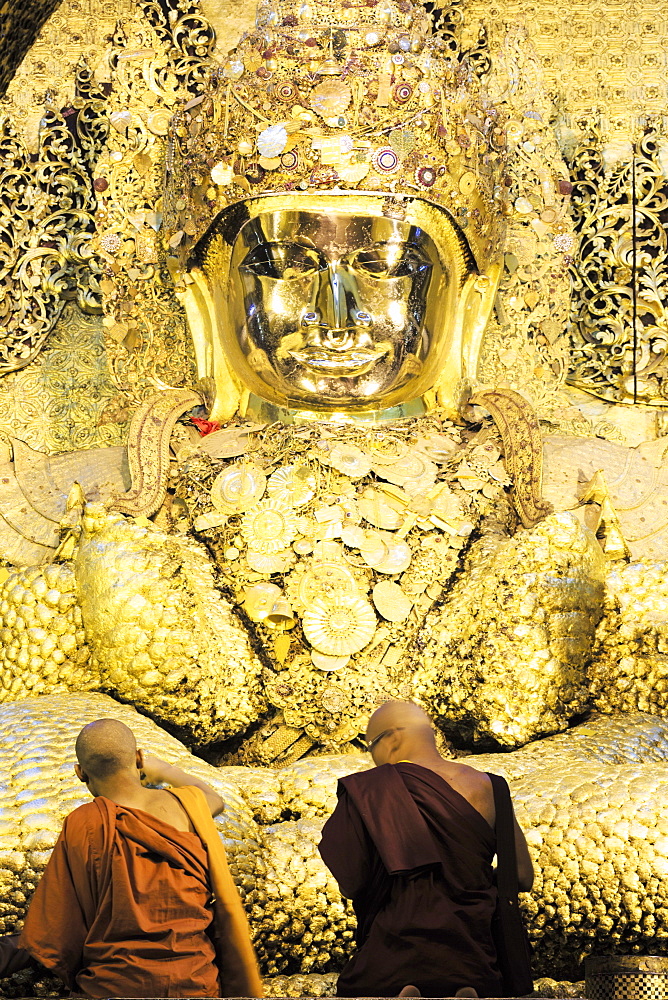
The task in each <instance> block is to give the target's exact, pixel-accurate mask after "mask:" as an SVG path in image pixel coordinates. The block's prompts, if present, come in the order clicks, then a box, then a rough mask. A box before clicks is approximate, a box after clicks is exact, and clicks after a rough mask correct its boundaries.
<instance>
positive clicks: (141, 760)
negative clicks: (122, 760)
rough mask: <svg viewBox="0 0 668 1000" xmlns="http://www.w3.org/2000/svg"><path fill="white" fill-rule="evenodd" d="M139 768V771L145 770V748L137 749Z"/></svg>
mask: <svg viewBox="0 0 668 1000" xmlns="http://www.w3.org/2000/svg"><path fill="white" fill-rule="evenodd" d="M137 770H138V771H143V770H144V751H143V750H137Z"/></svg>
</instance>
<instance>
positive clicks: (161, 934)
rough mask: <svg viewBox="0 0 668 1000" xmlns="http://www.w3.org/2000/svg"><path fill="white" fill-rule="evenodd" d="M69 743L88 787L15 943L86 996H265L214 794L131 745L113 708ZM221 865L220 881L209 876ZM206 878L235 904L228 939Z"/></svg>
mask: <svg viewBox="0 0 668 1000" xmlns="http://www.w3.org/2000/svg"><path fill="white" fill-rule="evenodd" d="M76 754H77V760H78V764H76V766H75V767H76V773H77V775H78V777H79V778H80V780H81V781H84V782H86V784H87V785H88V788H89V790H90V792H91V794H92V795H93V796H94V798H93V801H92V802H89V803H87V804H86V805H83V806H80V807H79V808H78V809H75V810H74V812H72V813H70V815H69V816H68V817H67V819H66V820H65V823H64V825H63V829H62V832H61V834H60V837H59V839H58V842H57V844H56V846H55V848H54V851H53V854H52V855H51V858H50V860H49V863H48V865H47V867H46V869H45V871H44V875H43V876H42V879H41V880H40V883H39V885H38V887H37V889H36V891H35V895H34V897H33V899H32V901H31V904H30V907H29V910H28V915H27V917H26V921H25V926H24V929H23V933H22V934H21V937H20V939H19V942H18V944H19V946H20V948H21V949H23V952H22V954H26V955H27V956H30V957H31V958H32V959H36V960H37V961H38V962H39V963H41V965H43V966H45V967H46V968H47V969H49V970H51V971H52V972H54V973H56V974H57V975H58V976H60V978H62V980H63V981H64V983H65V984H66V985H67V986H68V987H69V988H70V989H71V990H72V991H73V993H74V994H76V995H81V996H85V997H100V998H101V997H109V996H116V997H215V996H239V995H244V996H258V997H259V996H262V990H261V984H260V980H259V974H258V972H257V965H256V963H255V957H254V954H253V951H252V946H251V944H250V939H249V936H248V928H247V925H246V923H245V917H244V916H243V912H242V910H241V903H240V900H239V899H238V896H237V895H236V892H235V890H234V887H233V884H232V882H231V878H230V876H229V870H228V869H227V866H226V861H225V859H224V851H223V849H222V845H221V844H220V840H219V838H218V835H217V833H216V831H215V826H214V824H213V821H212V818H211V817H212V816H213V815H216V814H217V813H219V812H221V811H222V810H223V808H224V803H223V800H222V799H221V798H220V796H219V795H218V794H217V793H216V792H215V791H214V789H213V788H211V787H210V786H209V785H208V784H206V782H204V781H201V780H199V779H198V778H195V777H193V776H191V775H188V774H185V773H184V772H183V771H181V770H180V768H177V767H174V766H171V765H169V764H166V763H165V762H164V761H161V760H159V759H158V758H157V757H153V756H149V755H147V754H143V752H142V751H141V750H137V746H136V743H135V739H134V736H133V734H132V732H131V731H130V730H129V729H128V727H127V726H125V725H123V723H121V722H118V721H116V720H114V719H99V720H98V721H97V722H92V723H90V724H89V725H88V726H85V727H84V729H82V731H81V733H80V734H79V737H78V739H77V744H76ZM142 780H144V781H146V782H147V783H150V784H161V783H167V784H170V785H172V786H173V791H171V792H170V791H168V790H166V789H157V788H146V787H144V786H143V785H142ZM182 786H183V787H182ZM196 830H197V832H196ZM207 838H208V840H207ZM220 864H222V865H223V868H224V871H223V882H222V883H219V884H216V885H215V886H214V885H213V884H212V873H213V867H214V866H216V865H218V866H219V865H220ZM216 871H218V868H216ZM219 874H220V872H219ZM225 879H226V881H225ZM214 882H215V879H214ZM214 887H215V890H216V896H217V897H218V896H220V895H227V900H225V899H223V900H222V901H221V900H217V901H216V906H218V905H219V904H220V903H221V902H222V903H223V904H224V905H226V906H228V910H229V912H232V913H233V919H232V920H230V919H227V921H226V922H224V923H223V927H224V932H223V934H224V937H225V940H221V935H220V933H217V931H219V930H220V926H221V925H220V922H218V921H216V919H215V916H216V914H215V909H216V907H215V906H214V899H213V891H212V890H213V888H214ZM234 897H236V898H234ZM229 912H228V913H227V914H226V916H227V917H229ZM234 921H236V924H235V923H234Z"/></svg>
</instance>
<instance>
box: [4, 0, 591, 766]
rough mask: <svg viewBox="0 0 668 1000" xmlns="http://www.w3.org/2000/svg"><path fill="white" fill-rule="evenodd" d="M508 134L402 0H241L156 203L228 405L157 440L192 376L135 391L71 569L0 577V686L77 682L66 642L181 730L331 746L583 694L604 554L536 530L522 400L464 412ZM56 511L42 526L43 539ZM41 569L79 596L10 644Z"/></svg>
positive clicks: (497, 725)
mask: <svg viewBox="0 0 668 1000" xmlns="http://www.w3.org/2000/svg"><path fill="white" fill-rule="evenodd" d="M530 120H531V121H533V119H530ZM534 139H535V141H536V142H537V141H538V139H537V138H536V136H534ZM505 150H506V140H505V133H504V114H503V112H502V111H501V110H500V109H499V108H495V107H494V106H492V104H491V103H490V101H489V100H488V99H487V97H486V96H485V94H484V92H483V89H482V87H481V84H480V82H479V80H478V78H477V76H476V74H475V73H474V72H473V69H472V67H471V66H470V65H469V64H468V63H467V61H466V59H464V58H462V57H461V53H460V52H459V51H458V50H457V48H456V45H455V44H454V41H453V39H452V38H450V39H449V41H447V40H446V38H445V36H444V35H443V34H442V33H441V34H439V33H432V31H431V21H430V18H429V17H428V16H427V14H426V13H425V11H424V9H423V8H422V7H421V6H419V5H417V4H415V5H414V4H411V3H409V2H408V0H397V2H391V0H387V2H383V3H381V4H380V5H378V4H376V5H374V6H360V7H351V6H347V5H345V4H341V3H338V2H335V0H328V2H326V3H321V4H319V5H317V6H315V5H309V4H303V5H301V6H300V7H299V8H298V9H297V11H296V12H295V11H293V10H292V9H291V7H290V6H289V5H288V4H287V3H284V2H282V0H281V2H276V3H272V4H266V3H263V4H261V5H260V9H259V12H258V21H257V25H256V28H255V30H254V31H252V32H251V33H250V34H249V35H247V36H246V37H245V38H244V39H243V40H242V42H241V43H240V45H239V47H238V48H237V50H236V51H235V52H234V53H232V55H231V56H230V57H229V59H228V60H227V62H226V63H225V64H224V65H223V66H222V67H219V68H216V69H215V70H214V72H213V76H212V82H211V86H210V87H209V88H208V89H205V90H204V92H203V93H201V94H199V96H197V97H195V98H193V99H192V100H190V101H188V102H187V103H186V104H185V106H184V107H183V109H182V110H180V111H179V112H178V113H177V114H176V116H175V117H174V119H173V121H172V124H171V131H170V133H169V136H168V144H167V150H166V169H167V183H166V190H165V195H164V199H163V205H162V207H163V209H164V235H165V244H166V247H167V265H168V267H169V270H170V272H171V274H172V277H173V279H174V285H175V288H176V292H177V294H178V296H179V297H180V298H181V300H182V302H183V304H184V306H185V309H186V312H187V316H188V320H189V323H190V328H191V332H192V338H193V342H194V345H195V354H196V359H197V367H198V374H199V376H200V386H201V388H202V391H203V392H204V393H205V394H206V396H207V399H208V401H210V405H209V409H208V412H207V417H208V421H209V429H211V428H212V427H216V426H219V425H220V424H221V423H223V422H225V421H229V422H230V426H229V427H222V428H221V429H220V430H218V431H216V432H215V433H213V434H211V435H209V436H207V437H205V438H203V439H202V440H201V443H199V444H198V445H197V446H193V445H183V442H182V441H181V444H179V439H178V437H174V438H173V440H172V444H173V448H174V451H175V454H176V460H175V461H171V463H170V458H169V441H170V436H171V435H172V429H173V428H174V424H175V421H176V419H177V417H178V416H179V415H180V414H182V413H184V412H186V411H188V410H190V409H192V407H193V406H194V405H195V404H196V403H197V402H198V399H199V397H198V395H197V394H196V393H195V392H193V391H192V390H189V389H179V390H173V391H163V392H162V393H160V394H159V395H158V396H157V397H156V399H155V400H154V401H151V400H148V401H147V402H146V403H145V404H143V405H142V406H141V407H139V408H138V410H137V411H136V413H135V416H134V418H133V424H132V426H131V429H130V441H129V445H128V452H127V455H128V464H129V470H130V474H131V478H132V489H131V490H130V491H129V492H128V493H126V494H125V495H123V496H117V497H116V498H115V499H114V500H113V501H111V502H109V501H108V500H107V502H106V508H105V506H99V505H98V506H95V507H92V508H89V509H88V510H87V511H86V512H85V513H84V514H83V516H82V517H81V518H80V520H79V521H77V517H78V514H77V511H78V510H79V507H80V506H81V505H80V502H79V501H80V500H81V497H78V498H77V497H76V496H75V497H73V498H71V507H72V510H71V512H70V514H69V515H68V517H69V520H68V521H67V525H66V526H65V527H66V537H65V538H64V540H63V544H62V545H61V547H60V548H59V550H58V558H59V559H60V561H61V562H62V563H63V566H64V569H63V572H62V573H54V572H53V571H51V570H48V567H47V569H45V570H44V572H42V571H40V570H38V569H32V570H26V571H25V572H24V573H23V575H22V576H21V578H20V580H18V581H17V580H14V579H12V580H11V583H8V584H7V586H6V591H7V592H6V595H5V596H6V601H5V603H6V605H7V608H6V612H4V613H5V614H6V616H7V622H8V623H9V621H10V620H11V621H12V622H13V621H14V619H17V620H18V619H20V621H21V622H22V623H25V625H26V626H27V627H26V628H24V629H23V631H22V632H20V633H19V632H17V631H16V630H15V629H14V628H13V624H8V625H7V629H8V635H9V636H10V638H11V641H9V640H8V646H7V650H8V651H7V653H6V655H4V654H3V671H4V675H3V680H4V690H5V691H6V694H5V695H4V697H5V698H8V699H14V698H16V697H19V696H20V695H21V693H27V692H29V693H50V692H51V691H54V690H55V691H58V692H60V691H62V690H63V689H65V688H67V686H68V684H69V685H70V686H75V685H77V684H80V683H81V679H80V665H81V663H86V664H87V668H86V670H87V680H86V684H87V686H89V687H90V688H91V689H103V690H106V691H114V692H115V693H116V694H117V695H118V696H119V697H121V698H122V699H125V700H131V701H132V702H133V703H134V704H136V705H138V706H141V707H142V708H143V709H144V710H145V711H147V712H149V713H151V714H152V715H153V716H154V717H155V718H156V719H159V720H160V721H164V722H167V723H170V724H171V725H174V726H177V727H179V729H180V730H183V731H185V732H187V733H188V734H189V735H190V736H191V737H194V738H195V739H196V740H197V741H198V742H200V743H211V742H214V741H221V740H225V739H227V738H230V737H232V738H234V739H235V740H236V741H237V746H238V742H239V740H240V739H241V740H242V741H243V739H244V737H245V735H246V734H248V733H251V734H252V736H251V737H250V738H249V740H248V741H246V742H243V743H242V747H241V751H240V756H239V757H238V759H241V760H244V761H247V762H257V761H260V762H274V761H280V760H286V759H293V758H296V757H299V756H300V755H302V754H304V753H307V752H310V751H313V750H322V749H329V750H336V749H338V748H341V747H344V746H346V745H347V744H349V743H350V741H354V740H355V738H356V737H357V736H358V735H359V733H360V732H361V731H363V729H364V725H365V720H366V718H367V717H368V715H369V713H370V711H371V710H372V709H373V708H374V707H375V704H376V703H377V702H378V701H382V700H385V699H386V698H396V697H400V698H406V697H418V698H420V699H422V700H423V701H424V703H425V704H426V705H428V706H429V708H430V710H431V711H432V712H433V714H434V715H435V717H436V718H437V719H438V721H439V723H440V725H441V727H442V729H443V730H444V732H447V733H449V734H451V735H452V736H453V737H455V738H456V739H457V740H458V741H461V742H464V743H468V744H470V743H471V741H472V740H477V741H478V742H479V743H483V744H484V743H492V744H495V745H496V744H501V745H504V746H515V745H518V744H521V743H524V742H527V741H528V740H531V739H533V738H535V737H536V736H539V735H543V734H545V733H550V732H554V731H557V730H560V729H563V728H564V727H565V726H567V725H568V722H569V720H570V719H571V718H572V716H573V715H575V714H577V713H580V712H582V711H583V710H584V709H585V708H586V706H587V704H588V698H589V688H588V681H587V677H586V670H585V668H586V663H587V659H588V656H589V652H590V649H591V644H592V640H593V633H594V628H595V626H596V623H597V620H598V618H599V616H600V613H601V608H600V605H601V595H602V580H603V557H602V554H601V551H600V547H599V546H598V544H597V543H596V541H595V538H594V536H593V534H592V533H591V532H588V531H587V530H586V529H585V528H584V527H582V526H581V525H580V524H579V522H578V521H577V520H576V519H575V518H574V517H573V516H571V515H565V516H561V517H556V518H548V519H547V520H545V521H544V522H543V523H542V524H540V525H538V527H534V525H536V524H537V523H538V522H539V521H540V520H541V519H542V518H544V517H545V515H546V513H548V510H549V508H548V507H546V505H545V504H543V503H542V502H541V497H540V475H539V465H540V452H541V442H540V435H539V433H538V428H537V422H536V420H535V417H534V416H533V415H532V413H531V410H530V407H529V406H528V405H527V404H526V402H525V401H524V400H523V399H522V397H520V396H518V394H517V393H514V394H513V393H512V392H510V393H508V392H505V390H498V391H495V392H493V393H489V392H488V393H486V394H484V395H483V396H481V395H480V394H479V395H478V396H475V397H473V400H474V402H475V401H476V400H477V401H478V402H482V403H483V405H485V406H486V407H487V408H488V409H490V410H492V412H494V414H495V417H497V418H498V421H499V426H500V428H501V432H500V433H499V431H497V430H495V429H494V427H493V426H492V425H491V422H490V421H489V419H487V421H486V422H485V420H484V419H483V415H482V411H480V410H477V411H476V410H469V411H468V413H469V415H470V417H471V424H470V426H468V425H467V423H466V421H465V419H464V417H463V416H462V404H464V403H465V402H466V400H467V398H468V396H469V393H470V385H471V383H475V379H476V374H477V368H478V357H479V354H480V349H481V342H482V339H483V334H484V331H485V327H486V324H487V322H488V318H489V315H490V311H491V309H492V305H493V303H494V297H495V293H496V288H497V285H498V282H499V276H500V273H501V269H502V251H503V247H504V244H503V239H504V228H505V226H504V218H505V214H504V213H506V212H508V211H509V208H508V207H507V206H506V205H505V203H504V191H505V190H507V186H508V185H507V182H508V180H509V177H508V175H507V173H506V162H505V155H506V154H505ZM543 180H545V178H543ZM543 187H544V188H546V189H547V188H548V187H549V185H548V184H547V182H545V183H544V184H543ZM550 190H551V192H552V193H551V196H550V197H551V198H552V200H553V201H554V199H555V198H556V195H555V194H554V185H552V188H551V189H550ZM562 208H563V206H561V207H560V208H559V211H561V209H562ZM552 212H553V214H554V216H555V217H556V216H557V215H558V213H557V209H554V208H553V209H552ZM542 225H543V226H544V227H546V224H545V223H543V224H542ZM504 393H505V395H504ZM504 401H505V402H504ZM504 406H505V408H506V409H505V410H504ZM506 411H507V412H506ZM509 413H510V414H511V417H512V419H510V417H509V416H508V414H509ZM244 420H245V421H246V423H244V422H243V421H244ZM249 421H250V422H249ZM14 452H15V456H14V465H15V466H16V467H17V469H18V466H19V465H20V464H21V461H23V462H24V463H25V456H24V453H23V452H22V450H21V449H20V448H14ZM502 460H503V461H505V466H504V464H503V461H502ZM31 461H32V459H31ZM80 461H81V463H83V464H84V465H85V464H86V461H87V460H86V457H85V455H82V456H81V459H80ZM43 465H44V467H45V468H43V469H42V472H43V473H44V474H46V467H47V466H48V468H49V469H51V467H52V465H53V463H43ZM75 465H76V463H74V464H72V463H70V464H69V465H68V466H67V468H68V469H72V470H74V467H75ZM121 471H122V470H115V472H117V473H118V474H115V479H116V481H118V479H122V478H123V476H122V475H121ZM19 472H20V469H19ZM49 475H53V470H52V471H51V472H49ZM168 476H169V477H171V478H169V479H168ZM59 477H60V478H59V482H60V481H61V480H62V476H61V474H60V473H59ZM73 478H81V477H80V476H79V477H77V476H74V473H73ZM23 481H24V482H26V483H28V484H29V478H28V477H26V476H24V477H23ZM168 481H169V483H170V484H171V492H170V493H169V494H168V492H167V483H168ZM513 481H514V493H513V496H512V502H511V497H510V495H509V493H508V487H510V485H511V482H513ZM86 482H87V481H86ZM7 483H8V484H9V486H8V487H7V489H8V490H11V491H13V492H11V500H12V503H13V504H14V505H15V506H16V507H17V508H21V509H22V508H23V507H24V506H25V503H24V498H25V499H26V500H28V505H29V506H30V507H33V508H36V509H39V507H40V504H39V501H38V498H36V497H33V496H28V495H27V494H26V492H25V490H23V496H19V494H18V492H17V490H16V489H14V486H13V480H11V478H10V477H9V476H8V477H7ZM26 489H28V491H30V485H28V486H27V487H26ZM102 495H105V494H104V491H98V494H97V496H96V495H95V494H93V495H91V492H89V491H88V492H86V498H87V499H88V500H91V499H99V497H100V496H102ZM63 502H64V496H63ZM42 506H43V505H42ZM54 506H55V505H53V504H52V505H51V506H50V507H49V510H48V512H47V514H48V516H47V517H46V521H48V523H45V524H44V525H40V526H39V532H38V531H36V530H35V529H31V530H32V533H33V536H34V537H37V535H38V534H39V537H40V538H43V539H44V540H47V539H48V540H50V542H52V541H53V538H54V532H55V528H56V524H57V518H56V516H55V514H54ZM110 508H111V510H115V511H119V512H120V513H112V514H110V513H109V512H108V511H109V509H110ZM123 515H126V516H123ZM154 515H155V518H156V521H150V520H148V519H149V518H151V517H154ZM132 516H134V517H135V518H138V519H139V523H137V520H135V521H133V520H132ZM31 517H33V515H31ZM33 519H34V518H33ZM518 521H521V522H522V524H523V525H524V526H525V528H526V529H528V530H527V531H526V532H524V533H523V534H521V535H520V536H519V537H517V536H516V537H513V534H514V532H515V530H516V528H517V525H518ZM156 522H157V523H156ZM193 533H194V535H195V539H193V537H192V535H193ZM203 546H204V547H203ZM212 562H213V563H215V566H214V565H212ZM112 567H113V569H112ZM47 570H48V571H47ZM57 587H60V588H61V590H60V591H57ZM33 589H38V590H44V592H45V593H48V594H50V595H51V597H50V600H51V601H52V604H53V602H54V601H55V605H54V606H58V605H59V602H61V599H62V603H63V604H67V605H68V608H70V617H71V620H69V619H68V620H67V622H65V623H64V624H60V623H59V627H62V628H63V633H62V635H63V637H65V638H63V641H62V642H61V643H60V645H58V646H57V648H53V649H52V648H51V644H50V642H49V636H48V635H47V636H46V637H45V639H44V648H42V646H38V645H36V643H35V642H29V641H28V638H29V636H28V633H29V632H30V630H31V628H32V627H33V625H34V623H33V618H34V620H35V622H39V621H40V620H41V619H40V616H39V614H38V611H40V614H41V610H40V609H41V598H39V599H37V598H36V604H35V608H36V609H37V610H34V609H33V605H32V603H30V602H28V603H26V601H24V599H23V596H24V594H25V592H26V591H30V592H31V593H32V590H33ZM75 594H76V597H75V596H74V595H75ZM54 595H56V596H54ZM73 603H75V604H78V606H77V607H76V608H72V607H71V605H72V604H73ZM15 605H16V606H15ZM26 608H28V611H26V610H25V609H26ZM472 608H474V609H475V613H472V611H471V609H472ZM498 608H501V609H502V610H501V612H500V613H497V609H498ZM49 615H50V612H48V611H44V613H43V615H42V617H44V618H45V619H48V618H49ZM26 616H27V617H26ZM82 625H83V627H80V626H82ZM35 627H37V626H35ZM47 631H48V630H47ZM24 633H25V638H24ZM24 647H25V648H24ZM64 647H66V648H64ZM77 647H78V651H77ZM83 647H85V648H83ZM75 652H76V656H78V659H76V658H74V657H75ZM70 656H71V657H72V658H73V659H72V660H70ZM54 657H55V659H54ZM52 660H53V662H52ZM24 661H25V663H27V664H28V665H29V666H30V673H29V674H27V675H24V673H23V672H22V671H21V670H20V669H18V668H19V667H22V666H23V665H24ZM28 681H30V683H28ZM260 722H261V723H262V725H261V726H260V727H259V728H258V724H259V723H260Z"/></svg>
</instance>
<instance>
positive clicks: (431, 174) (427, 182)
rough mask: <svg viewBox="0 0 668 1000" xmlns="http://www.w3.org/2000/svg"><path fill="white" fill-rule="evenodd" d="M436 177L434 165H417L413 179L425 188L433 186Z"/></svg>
mask: <svg viewBox="0 0 668 1000" xmlns="http://www.w3.org/2000/svg"><path fill="white" fill-rule="evenodd" d="M437 177H438V173H437V171H436V170H435V169H434V167H418V169H417V170H416V171H415V180H416V181H417V183H418V184H419V185H420V187H421V188H425V190H427V189H428V188H430V187H433V186H434V184H435V183H436V179H437Z"/></svg>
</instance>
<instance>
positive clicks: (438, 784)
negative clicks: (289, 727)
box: [320, 702, 533, 997]
mask: <svg viewBox="0 0 668 1000" xmlns="http://www.w3.org/2000/svg"><path fill="white" fill-rule="evenodd" d="M366 735H367V746H368V748H369V750H370V751H371V755H372V758H373V761H374V763H375V764H376V767H375V769H373V770H371V771H362V772H360V773H358V774H351V775H349V776H348V777H347V778H343V779H342V780H341V781H340V782H339V786H338V795H339V800H338V804H337V806H336V809H335V810H334V813H333V814H332V816H331V817H330V819H329V820H328V821H327V823H326V824H325V826H324V829H323V832H322V841H321V843H320V853H321V855H322V858H323V860H324V862H325V864H326V865H327V867H328V868H329V869H330V871H331V872H332V874H333V875H334V877H335V879H336V880H337V882H338V883H339V887H340V889H341V892H342V894H343V895H344V896H347V897H348V898H350V899H352V901H353V908H354V910H355V914H356V916H357V937H356V943H357V951H356V952H355V954H354V955H353V957H352V959H351V960H350V961H349V962H348V964H347V966H346V967H345V968H344V970H343V972H342V973H341V975H340V977H339V981H338V986H337V995H338V996H343V997H359V996H367V997H368V996H377V997H378V996H381V997H388V996H399V995H403V996H416V995H417V996H419V995H422V996H427V997H451V996H456V995H458V994H459V995H460V996H476V995H478V996H481V997H498V996H503V995H504V993H503V983H502V977H501V973H500V971H499V968H498V964H497V956H496V949H495V945H494V941H493V938H492V917H493V915H494V911H495V906H496V887H495V885H494V872H493V867H492V861H493V858H494V855H495V852H496V836H495V833H494V821H495V810H494V795H493V790H492V785H491V781H490V779H489V777H488V776H487V775H486V774H485V773H483V772H481V771H477V770H475V768H472V767H468V766H467V765H465V764H461V763H459V762H457V761H452V760H445V759H444V758H442V757H441V755H440V754H439V753H438V750H437V748H436V742H435V738H434V732H433V729H432V727H431V723H430V720H429V718H428V716H427V715H426V714H425V713H424V712H423V711H422V709H421V708H419V707H418V706H417V705H414V704H411V703H407V702H387V703H386V704H385V705H383V706H381V708H379V709H378V711H377V712H375V713H374V714H373V715H372V716H371V719H370V720H369V725H368V728H367V734H366ZM515 846H516V853H517V867H518V881H519V886H520V889H522V890H524V891H528V890H529V889H530V888H531V886H532V884H533V868H532V864H531V858H530V856H529V851H528V848H527V845H526V840H525V839H524V835H523V834H522V832H521V830H520V828H519V826H518V825H517V820H515Z"/></svg>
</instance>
